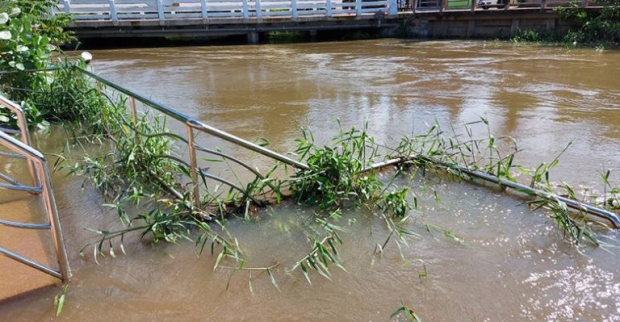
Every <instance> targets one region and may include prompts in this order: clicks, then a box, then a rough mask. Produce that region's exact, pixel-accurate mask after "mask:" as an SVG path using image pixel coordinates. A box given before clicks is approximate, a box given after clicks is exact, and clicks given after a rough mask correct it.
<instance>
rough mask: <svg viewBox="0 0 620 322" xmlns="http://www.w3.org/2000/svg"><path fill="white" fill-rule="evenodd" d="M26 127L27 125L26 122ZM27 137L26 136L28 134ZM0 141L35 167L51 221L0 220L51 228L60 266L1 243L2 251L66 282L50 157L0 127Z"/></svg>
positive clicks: (66, 264) (68, 276)
mask: <svg viewBox="0 0 620 322" xmlns="http://www.w3.org/2000/svg"><path fill="white" fill-rule="evenodd" d="M5 100H6V98H4V97H2V101H3V102H4V103H6V102H5ZM3 105H4V104H3ZM9 105H11V104H9ZM15 106H17V105H16V104H14V103H13V105H12V106H11V107H13V108H14V107H15ZM18 108H19V107H18ZM20 110H21V109H20ZM24 121H25V119H24ZM25 128H26V129H27V126H26V127H25ZM22 132H27V130H26V131H22ZM22 137H24V136H22ZM26 137H27V134H26ZM0 145H2V146H4V147H6V148H8V149H9V150H11V151H12V152H14V153H16V154H19V155H22V156H25V157H26V159H27V160H28V164H29V166H31V167H32V168H31V170H32V171H33V180H34V179H35V178H36V181H37V182H39V184H40V185H39V186H38V188H40V192H41V195H42V197H43V203H44V206H45V213H46V215H47V219H48V221H49V223H48V224H47V223H46V224H29V223H19V222H13V221H8V220H0V225H6V226H10V227H16V228H24V229H49V230H50V231H51V234H52V239H53V244H54V250H55V252H56V259H57V261H58V266H59V269H58V270H55V269H52V268H50V267H48V266H46V265H43V264H40V263H37V262H36V261H33V260H31V259H29V258H26V257H24V256H22V255H20V254H17V253H15V252H13V251H11V250H8V249H6V248H4V247H0V253H1V254H3V255H5V256H7V257H9V258H12V259H14V260H16V261H18V262H20V263H23V264H25V265H28V266H30V267H33V268H35V269H38V270H40V271H42V272H44V273H47V274H49V275H52V276H54V277H56V278H59V279H61V280H62V281H63V282H68V281H69V280H70V279H71V270H70V268H69V261H68V258H67V251H66V248H65V245H64V240H63V235H62V228H61V226H60V219H59V217H58V209H57V207H56V200H55V199H54V195H53V187H52V181H51V176H50V172H49V167H48V164H47V160H46V159H45V156H43V154H41V152H39V151H37V150H35V149H34V148H32V147H31V146H29V145H26V144H24V143H23V142H21V141H19V140H16V139H15V138H13V137H12V136H10V135H8V134H6V133H4V132H3V131H0ZM8 188H11V189H15V188H14V187H8ZM17 190H19V189H17Z"/></svg>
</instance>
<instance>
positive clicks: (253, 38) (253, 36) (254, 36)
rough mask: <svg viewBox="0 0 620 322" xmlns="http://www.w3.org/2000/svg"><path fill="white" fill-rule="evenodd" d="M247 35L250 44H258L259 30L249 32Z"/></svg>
mask: <svg viewBox="0 0 620 322" xmlns="http://www.w3.org/2000/svg"><path fill="white" fill-rule="evenodd" d="M247 37H248V44H249V45H257V44H258V40H259V39H260V37H259V34H258V32H257V31H254V32H249V33H248V35H247Z"/></svg>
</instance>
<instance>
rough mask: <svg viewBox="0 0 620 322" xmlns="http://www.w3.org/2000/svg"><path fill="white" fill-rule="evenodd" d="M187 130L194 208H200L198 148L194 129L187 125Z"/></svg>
mask: <svg viewBox="0 0 620 322" xmlns="http://www.w3.org/2000/svg"><path fill="white" fill-rule="evenodd" d="M185 127H186V130H187V146H188V147H189V167H190V169H189V171H190V174H191V175H192V185H193V197H192V199H193V202H194V207H196V208H200V187H198V166H197V164H196V148H195V147H194V129H193V128H192V126H191V125H190V124H189V123H185Z"/></svg>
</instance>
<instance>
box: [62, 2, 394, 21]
mask: <svg viewBox="0 0 620 322" xmlns="http://www.w3.org/2000/svg"><path fill="white" fill-rule="evenodd" d="M57 12H61V13H67V14H71V15H72V17H73V18H74V19H75V20H78V21H84V20H108V21H112V22H118V21H121V20H159V21H160V22H164V21H166V20H181V19H203V20H205V21H206V20H208V19H215V18H217V19H222V18H237V19H250V18H254V19H258V20H260V19H262V18H289V19H293V20H295V19H297V18H299V17H317V18H320V17H325V18H329V17H333V16H343V15H344V16H362V15H390V16H395V15H397V13H398V8H397V3H396V0H380V1H369V0H59V1H58V9H57Z"/></svg>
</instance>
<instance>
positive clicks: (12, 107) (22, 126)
mask: <svg viewBox="0 0 620 322" xmlns="http://www.w3.org/2000/svg"><path fill="white" fill-rule="evenodd" d="M0 106H2V107H4V108H6V109H8V110H9V111H11V112H13V113H14V114H15V115H17V127H18V130H19V133H18V134H19V137H20V140H21V142H22V143H23V144H24V145H26V146H32V144H31V143H30V133H29V132H28V121H27V120H26V114H24V110H23V109H22V108H21V107H20V106H19V105H17V104H15V103H14V102H13V101H11V100H9V99H7V98H6V97H4V96H2V95H0ZM28 170H29V171H30V177H31V178H32V185H33V186H38V185H39V184H40V182H39V177H38V176H37V173H36V171H35V170H34V165H33V163H32V162H28Z"/></svg>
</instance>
